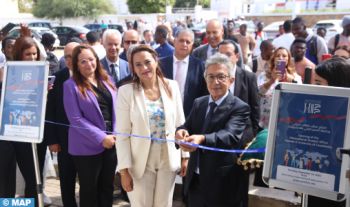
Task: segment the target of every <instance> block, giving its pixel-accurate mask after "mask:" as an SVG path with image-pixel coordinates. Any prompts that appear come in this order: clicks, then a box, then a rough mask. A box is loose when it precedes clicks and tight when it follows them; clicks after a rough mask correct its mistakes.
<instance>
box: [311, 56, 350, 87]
mask: <svg viewBox="0 0 350 207" xmlns="http://www.w3.org/2000/svg"><path fill="white" fill-rule="evenodd" d="M315 72H316V74H317V75H319V76H321V77H322V78H324V79H326V80H327V82H328V85H330V86H338V87H350V63H349V62H348V61H347V60H346V59H344V58H341V57H334V58H331V59H329V60H327V61H325V62H323V63H321V64H319V65H318V66H317V67H316V70H315Z"/></svg>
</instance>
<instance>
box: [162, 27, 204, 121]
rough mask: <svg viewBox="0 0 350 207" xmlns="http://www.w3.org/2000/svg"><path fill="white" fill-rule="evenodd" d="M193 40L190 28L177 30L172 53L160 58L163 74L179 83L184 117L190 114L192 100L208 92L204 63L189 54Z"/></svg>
mask: <svg viewBox="0 0 350 207" xmlns="http://www.w3.org/2000/svg"><path fill="white" fill-rule="evenodd" d="M193 41H194V34H193V31H192V30H190V29H181V30H179V31H178V32H177V34H176V35H175V40H174V47H175V51H174V55H171V56H168V57H165V58H162V59H160V64H161V68H162V70H163V73H164V76H165V77H166V78H169V79H173V80H176V81H177V83H178V84H179V87H180V92H181V96H182V102H183V107H184V113H185V116H186V117H187V116H188V115H189V114H190V111H191V108H192V105H193V102H194V100H195V99H196V98H198V97H201V96H204V95H207V94H208V91H207V89H206V85H205V80H204V77H203V73H204V64H203V62H202V61H201V60H199V59H197V58H195V57H193V56H192V55H190V53H191V51H192V47H193Z"/></svg>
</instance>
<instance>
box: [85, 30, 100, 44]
mask: <svg viewBox="0 0 350 207" xmlns="http://www.w3.org/2000/svg"><path fill="white" fill-rule="evenodd" d="M99 39H100V34H99V33H98V32H96V31H90V32H88V33H87V34H86V40H87V41H88V42H89V43H90V44H93V43H95V42H97V41H98V40H99Z"/></svg>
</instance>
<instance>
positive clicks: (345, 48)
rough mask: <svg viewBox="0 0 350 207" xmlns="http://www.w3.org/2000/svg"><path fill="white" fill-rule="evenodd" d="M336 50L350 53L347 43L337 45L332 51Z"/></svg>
mask: <svg viewBox="0 0 350 207" xmlns="http://www.w3.org/2000/svg"><path fill="white" fill-rule="evenodd" d="M337 50H345V51H346V52H348V53H349V55H350V47H349V46H348V45H341V46H338V47H336V48H335V49H334V52H335V51H337Z"/></svg>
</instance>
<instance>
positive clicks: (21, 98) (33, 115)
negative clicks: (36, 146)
mask: <svg viewBox="0 0 350 207" xmlns="http://www.w3.org/2000/svg"><path fill="white" fill-rule="evenodd" d="M45 70H46V65H45V63H44V62H41V64H40V62H38V63H35V64H28V65H23V64H18V65H16V64H9V65H8V66H7V72H6V77H5V80H6V83H5V89H4V90H3V93H4V94H3V96H2V98H3V100H2V102H3V103H2V114H1V136H4V137H13V138H15V139H16V141H18V139H20V140H21V141H23V142H39V140H40V137H42V135H41V134H42V133H41V131H42V126H41V124H42V121H43V118H44V117H43V107H45V106H43V105H44V103H45V102H44V101H43V97H44V95H46V94H44V93H45V92H46V90H45V87H46V86H44V85H45V84H44V83H45V77H46V76H47V73H46V72H45Z"/></svg>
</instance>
